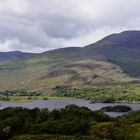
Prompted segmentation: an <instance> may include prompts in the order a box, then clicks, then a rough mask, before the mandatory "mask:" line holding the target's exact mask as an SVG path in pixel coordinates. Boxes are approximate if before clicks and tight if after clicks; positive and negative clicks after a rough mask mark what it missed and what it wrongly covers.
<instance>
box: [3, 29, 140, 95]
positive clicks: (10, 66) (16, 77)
mask: <svg viewBox="0 0 140 140" xmlns="http://www.w3.org/2000/svg"><path fill="white" fill-rule="evenodd" d="M18 53H19V52H18ZM20 53H21V52H20ZM20 53H19V54H20ZM21 54H22V53H21ZM22 55H23V54H22ZM22 55H21V56H22ZM10 56H18V57H16V58H20V59H15V57H11V60H9V59H7V60H6V61H5V60H1V61H0V90H5V89H12V90H15V89H27V90H38V91H42V92H43V93H47V92H48V90H50V89H51V88H53V87H55V86H57V85H70V86H73V87H92V86H114V85H131V84H139V83H140V78H139V76H140V31H125V32H122V33H119V34H112V35H109V36H107V37H105V38H103V39H102V40H100V41H98V42H96V43H93V44H90V45H88V46H85V47H69V48H60V49H55V50H51V51H47V52H44V53H40V54H26V55H25V56H26V57H21V56H20V55H11V53H10V55H9V57H8V56H7V57H8V58H10ZM23 56H24V55H23ZM27 56H29V58H28V57H27ZM3 58H4V57H3ZM12 58H13V59H12ZM21 58H24V59H21Z"/></svg>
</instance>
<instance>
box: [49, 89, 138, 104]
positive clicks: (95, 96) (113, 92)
mask: <svg viewBox="0 0 140 140" xmlns="http://www.w3.org/2000/svg"><path fill="white" fill-rule="evenodd" d="M138 89H139V88H137V87H133V88H132V87H128V86H110V87H94V88H73V87H70V86H56V87H55V88H53V89H52V94H51V96H58V97H76V98H82V99H87V100H91V101H92V102H104V103H105V102H139V101H140V96H139V95H140V93H139V90H138Z"/></svg>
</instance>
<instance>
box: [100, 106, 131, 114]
mask: <svg viewBox="0 0 140 140" xmlns="http://www.w3.org/2000/svg"><path fill="white" fill-rule="evenodd" d="M101 110H102V111H104V112H128V111H130V110H132V108H131V107H129V106H126V105H116V106H105V107H102V108H101Z"/></svg>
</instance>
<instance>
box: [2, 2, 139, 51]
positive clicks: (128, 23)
mask: <svg viewBox="0 0 140 140" xmlns="http://www.w3.org/2000/svg"><path fill="white" fill-rule="evenodd" d="M139 7H140V1H139V0H133V1H128V0H123V1H122V0H70V1H68V0H4V1H3V0H0V51H9V50H21V51H30V52H38V51H45V50H49V49H53V48H59V47H65V46H69V45H73V46H84V45H86V44H88V43H93V42H94V41H97V40H98V39H100V38H102V37H104V36H106V35H107V34H110V33H114V32H120V31H123V30H128V29H129V30H130V29H137V30H139V29H140V27H139V24H140V15H139V13H140V8H139Z"/></svg>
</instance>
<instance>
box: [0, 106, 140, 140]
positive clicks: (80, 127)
mask: <svg viewBox="0 0 140 140" xmlns="http://www.w3.org/2000/svg"><path fill="white" fill-rule="evenodd" d="M0 139H1V140H8V139H11V140H32V139H34V140H56V139H57V140H102V139H103V140H139V139H140V111H134V112H130V113H128V114H127V115H124V116H120V117H117V118H112V117H109V116H108V115H106V114H104V113H103V112H102V111H91V110H90V109H88V108H86V107H78V106H76V105H68V106H66V107H65V108H63V109H60V110H56V109H55V110H52V111H49V110H48V109H47V108H44V109H39V108H34V109H26V108H21V107H17V108H5V109H3V110H0Z"/></svg>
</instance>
